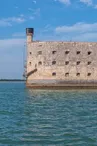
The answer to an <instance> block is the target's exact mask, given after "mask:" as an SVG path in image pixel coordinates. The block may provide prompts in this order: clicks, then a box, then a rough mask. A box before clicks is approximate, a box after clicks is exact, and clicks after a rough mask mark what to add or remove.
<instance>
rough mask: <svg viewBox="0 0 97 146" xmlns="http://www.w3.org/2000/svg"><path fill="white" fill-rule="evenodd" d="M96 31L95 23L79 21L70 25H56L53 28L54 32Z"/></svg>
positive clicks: (96, 25)
mask: <svg viewBox="0 0 97 146" xmlns="http://www.w3.org/2000/svg"><path fill="white" fill-rule="evenodd" d="M95 31H97V23H91V24H88V23H83V22H79V23H76V24H74V25H72V26H66V25H65V26H58V27H57V28H56V29H55V32H56V33H84V32H95Z"/></svg>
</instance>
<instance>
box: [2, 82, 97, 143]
mask: <svg viewBox="0 0 97 146" xmlns="http://www.w3.org/2000/svg"><path fill="white" fill-rule="evenodd" d="M0 146H97V91H96V90H92V91H89V90H88V91H87V90H75V91H74V90H72V91H49V90H47V91H46V90H45V91H41V90H31V89H30V90H28V89H26V88H25V85H24V83H11V82H9V83H0Z"/></svg>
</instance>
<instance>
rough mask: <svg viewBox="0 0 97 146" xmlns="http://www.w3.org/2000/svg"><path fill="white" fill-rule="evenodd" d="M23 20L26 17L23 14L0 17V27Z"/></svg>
mask: <svg viewBox="0 0 97 146" xmlns="http://www.w3.org/2000/svg"><path fill="white" fill-rule="evenodd" d="M25 21H26V19H25V18H24V17H23V16H19V17H8V18H2V19H0V26H1V27H6V26H12V24H13V23H23V22H25Z"/></svg>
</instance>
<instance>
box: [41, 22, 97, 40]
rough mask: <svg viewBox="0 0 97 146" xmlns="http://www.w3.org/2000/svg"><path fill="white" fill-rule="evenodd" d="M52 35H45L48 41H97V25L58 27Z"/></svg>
mask: <svg viewBox="0 0 97 146" xmlns="http://www.w3.org/2000/svg"><path fill="white" fill-rule="evenodd" d="M51 32H52V34H49V33H47V34H45V35H46V36H45V38H44V39H46V40H59V41H70V40H72V41H84V42H85V41H88V42H89V41H90V42H94V41H95V42H96V41H97V23H90V24H89V23H83V22H78V23H76V24H73V25H70V26H68V25H64V26H58V27H56V28H55V29H54V31H53V30H52V31H51Z"/></svg>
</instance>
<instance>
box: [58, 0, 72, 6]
mask: <svg viewBox="0 0 97 146" xmlns="http://www.w3.org/2000/svg"><path fill="white" fill-rule="evenodd" d="M58 1H59V2H61V3H63V4H66V5H70V4H71V2H70V0H58Z"/></svg>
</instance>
